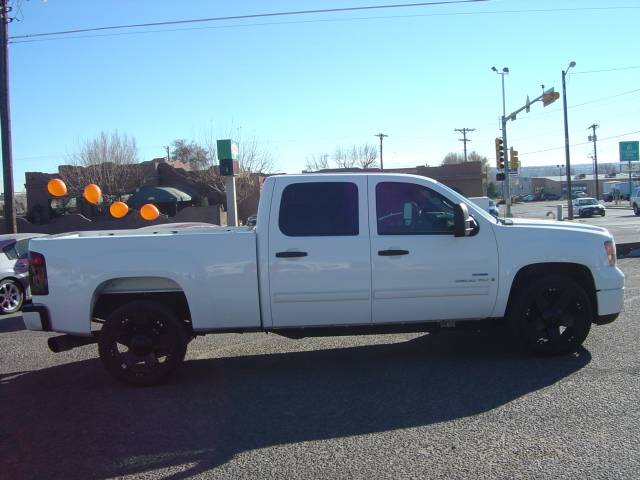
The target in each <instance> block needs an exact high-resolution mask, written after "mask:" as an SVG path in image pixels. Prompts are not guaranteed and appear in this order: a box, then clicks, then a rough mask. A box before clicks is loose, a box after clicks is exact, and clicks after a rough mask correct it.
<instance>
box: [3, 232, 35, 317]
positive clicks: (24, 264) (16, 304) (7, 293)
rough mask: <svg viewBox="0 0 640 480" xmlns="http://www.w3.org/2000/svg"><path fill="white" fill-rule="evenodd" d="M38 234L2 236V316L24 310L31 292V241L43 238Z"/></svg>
mask: <svg viewBox="0 0 640 480" xmlns="http://www.w3.org/2000/svg"><path fill="white" fill-rule="evenodd" d="M42 236H43V235H42V234H38V233H16V234H8V235H0V250H1V251H2V253H0V314H4V313H14V312H17V311H18V310H20V308H22V304H23V303H24V301H25V300H27V299H29V298H31V294H30V292H29V260H28V259H27V253H28V248H29V239H30V238H34V237H42Z"/></svg>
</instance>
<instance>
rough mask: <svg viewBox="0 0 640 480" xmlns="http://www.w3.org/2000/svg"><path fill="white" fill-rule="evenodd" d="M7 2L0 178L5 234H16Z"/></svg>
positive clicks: (1, 58)
mask: <svg viewBox="0 0 640 480" xmlns="http://www.w3.org/2000/svg"><path fill="white" fill-rule="evenodd" d="M9 11H10V7H8V6H7V0H0V42H2V45H1V46H0V90H1V92H0V123H1V124H2V125H0V131H1V132H0V133H1V134H2V178H3V181H4V224H5V233H16V232H17V231H18V230H17V228H16V210H15V205H14V201H13V157H12V154H11V113H10V111H9V27H8V25H9V22H10V21H11V19H10V18H9Z"/></svg>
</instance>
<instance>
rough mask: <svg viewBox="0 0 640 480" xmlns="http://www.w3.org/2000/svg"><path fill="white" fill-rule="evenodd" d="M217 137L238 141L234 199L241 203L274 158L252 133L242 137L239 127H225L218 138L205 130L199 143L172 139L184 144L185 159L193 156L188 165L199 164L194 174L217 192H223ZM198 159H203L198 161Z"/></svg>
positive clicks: (269, 170) (181, 144) (255, 187)
mask: <svg viewBox="0 0 640 480" xmlns="http://www.w3.org/2000/svg"><path fill="white" fill-rule="evenodd" d="M218 138H232V139H234V141H236V142H237V143H238V150H239V152H238V155H239V158H238V163H239V166H240V172H239V174H238V175H237V176H236V198H237V200H238V204H241V203H242V202H243V201H244V200H246V199H247V198H248V197H249V196H251V195H252V194H253V193H256V192H258V191H259V189H260V176H261V175H260V174H268V173H270V172H271V171H273V166H274V158H273V155H272V153H271V152H270V151H269V150H267V149H266V148H264V146H263V145H262V144H261V142H260V141H259V140H258V138H257V137H256V136H255V135H251V136H249V137H245V136H244V135H242V130H241V129H240V128H235V129H229V130H228V131H227V132H226V135H224V136H222V137H220V136H218V135H215V134H214V132H209V134H208V135H206V136H205V138H204V141H203V142H202V143H198V142H195V141H191V142H186V141H184V140H180V141H174V142H173V144H172V145H176V143H177V142H182V143H178V145H179V146H187V147H188V148H189V151H187V152H186V153H187V156H186V158H197V159H198V161H196V162H195V163H194V162H191V164H192V165H194V166H195V165H197V166H200V168H199V169H198V170H197V174H198V177H199V178H200V180H201V181H202V182H203V183H205V184H206V185H207V186H208V187H209V188H211V189H212V190H214V191H215V192H217V193H219V194H224V193H225V190H226V189H225V180H224V177H222V176H220V173H219V169H218V163H219V162H218V154H217V140H216V139H218ZM200 159H203V161H202V160H200Z"/></svg>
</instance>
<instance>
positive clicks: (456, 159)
mask: <svg viewBox="0 0 640 480" xmlns="http://www.w3.org/2000/svg"><path fill="white" fill-rule="evenodd" d="M463 162H464V155H462V154H461V153H456V152H449V153H447V154H446V155H445V156H444V158H443V159H442V165H452V164H455V163H463Z"/></svg>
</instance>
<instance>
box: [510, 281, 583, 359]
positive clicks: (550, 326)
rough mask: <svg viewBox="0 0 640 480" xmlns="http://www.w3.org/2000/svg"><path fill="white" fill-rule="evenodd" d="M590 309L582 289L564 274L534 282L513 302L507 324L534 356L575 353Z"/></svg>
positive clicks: (580, 342)
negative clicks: (508, 323)
mask: <svg viewBox="0 0 640 480" xmlns="http://www.w3.org/2000/svg"><path fill="white" fill-rule="evenodd" d="M592 319H593V307H592V304H591V301H590V300H589V296H588V295H587V293H586V292H585V290H584V288H582V286H581V285H580V284H578V283H577V282H575V281H574V280H573V279H571V278H570V277H569V276H567V275H562V274H554V275H546V276H544V277H538V278H537V279H533V280H532V281H531V283H530V284H529V285H527V286H526V288H523V289H522V290H521V291H520V292H519V293H518V294H517V296H516V297H515V299H514V300H513V305H512V306H511V308H510V312H509V322H510V323H511V325H512V328H513V329H514V330H515V332H516V333H517V335H518V336H519V338H520V339H521V340H522V342H523V343H524V345H525V347H526V348H527V349H528V350H529V351H530V352H532V353H533V354H535V355H540V356H551V355H565V354H568V353H573V352H575V351H576V350H577V349H578V348H579V347H580V346H581V345H582V343H583V342H584V340H585V339H586V338H587V335H588V334H589V330H590V329H591V322H592Z"/></svg>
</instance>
